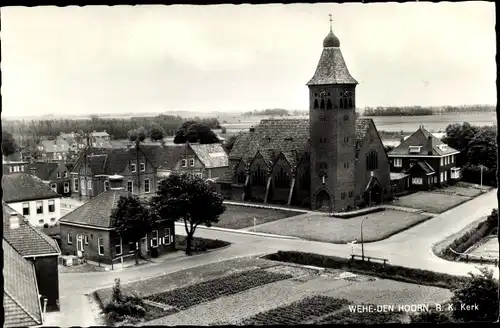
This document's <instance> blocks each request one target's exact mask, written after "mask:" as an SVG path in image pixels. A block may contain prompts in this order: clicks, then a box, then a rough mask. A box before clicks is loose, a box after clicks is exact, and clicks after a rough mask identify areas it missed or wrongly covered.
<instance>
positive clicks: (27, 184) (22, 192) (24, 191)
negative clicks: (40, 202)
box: [2, 173, 61, 203]
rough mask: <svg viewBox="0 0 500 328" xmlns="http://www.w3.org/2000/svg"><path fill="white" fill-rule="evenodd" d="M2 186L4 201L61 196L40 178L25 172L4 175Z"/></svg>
mask: <svg viewBox="0 0 500 328" xmlns="http://www.w3.org/2000/svg"><path fill="white" fill-rule="evenodd" d="M2 188H3V199H2V200H3V201H4V202H6V203H12V202H21V201H28V200H36V199H47V198H58V197H61V196H60V195H58V194H57V193H55V192H54V191H53V190H52V189H50V187H49V186H47V185H46V184H45V183H44V182H43V181H42V180H41V179H40V178H38V177H35V176H33V175H31V174H26V173H14V174H9V175H4V176H3V177H2Z"/></svg>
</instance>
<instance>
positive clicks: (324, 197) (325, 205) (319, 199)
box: [316, 190, 330, 212]
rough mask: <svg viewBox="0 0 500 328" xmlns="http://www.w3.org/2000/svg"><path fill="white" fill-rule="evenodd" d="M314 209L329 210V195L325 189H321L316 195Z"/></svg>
mask: <svg viewBox="0 0 500 328" xmlns="http://www.w3.org/2000/svg"><path fill="white" fill-rule="evenodd" d="M316 209H317V210H320V211H325V212H329V211H330V195H328V193H327V192H326V191H325V190H321V191H320V192H319V193H318V195H317V196H316Z"/></svg>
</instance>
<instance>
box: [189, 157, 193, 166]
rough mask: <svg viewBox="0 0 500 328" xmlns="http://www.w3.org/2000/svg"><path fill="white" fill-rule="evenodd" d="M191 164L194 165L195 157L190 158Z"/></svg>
mask: <svg viewBox="0 0 500 328" xmlns="http://www.w3.org/2000/svg"><path fill="white" fill-rule="evenodd" d="M189 166H194V158H190V159H189Z"/></svg>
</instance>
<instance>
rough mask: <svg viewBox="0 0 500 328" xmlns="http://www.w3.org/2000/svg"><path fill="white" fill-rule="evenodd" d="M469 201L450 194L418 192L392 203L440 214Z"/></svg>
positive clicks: (466, 198) (468, 198)
mask: <svg viewBox="0 0 500 328" xmlns="http://www.w3.org/2000/svg"><path fill="white" fill-rule="evenodd" d="M470 199H471V197H466V196H460V195H453V194H451V192H450V194H444V193H438V192H428V191H419V192H417V193H414V194H411V195H408V196H403V197H400V198H399V199H397V200H395V201H394V202H393V205H397V206H402V207H410V208H416V209H421V210H423V211H424V212H429V213H442V212H445V211H447V210H449V209H451V208H453V207H455V206H457V205H459V204H462V203H464V202H466V201H468V200H470Z"/></svg>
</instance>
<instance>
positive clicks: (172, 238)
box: [170, 235, 174, 243]
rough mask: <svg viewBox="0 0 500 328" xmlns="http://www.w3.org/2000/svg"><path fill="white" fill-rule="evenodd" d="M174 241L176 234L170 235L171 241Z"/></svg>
mask: <svg viewBox="0 0 500 328" xmlns="http://www.w3.org/2000/svg"><path fill="white" fill-rule="evenodd" d="M173 242H174V235H170V243H173Z"/></svg>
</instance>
